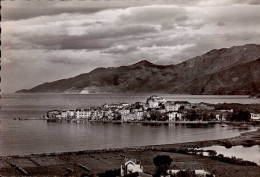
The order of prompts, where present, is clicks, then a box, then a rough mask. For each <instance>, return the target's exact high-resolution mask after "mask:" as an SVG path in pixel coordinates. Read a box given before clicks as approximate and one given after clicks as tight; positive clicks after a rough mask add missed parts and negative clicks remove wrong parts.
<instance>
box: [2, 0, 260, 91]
mask: <svg viewBox="0 0 260 177" xmlns="http://www.w3.org/2000/svg"><path fill="white" fill-rule="evenodd" d="M1 3H2V12H1V13H2V20H3V21H2V22H1V27H2V61H1V64H2V71H1V72H2V73H1V76H2V90H3V92H14V91H16V90H18V89H23V88H26V89H28V88H31V87H33V86H36V85H38V84H41V83H44V82H50V81H54V80H57V79H63V78H68V77H72V76H76V75H78V74H81V73H86V72H89V71H91V70H92V69H94V68H96V67H111V66H120V65H129V64H133V63H135V62H138V61H140V60H143V59H146V60H149V61H151V62H153V63H156V64H176V63H180V62H182V61H184V60H186V59H189V58H192V57H195V56H197V55H201V54H203V53H205V52H207V51H209V50H211V49H215V48H223V47H231V46H234V45H243V44H249V43H256V44H259V43H260V13H259V12H260V1H259V0H162V1H160V0H139V1H138V0H120V1H118V0H110V1H106V0H96V1H91V0H86V1H82V0H81V1H80V0H71V1H36V0H32V1H27V0H16V1H10V0H5V1H2V2H1Z"/></svg>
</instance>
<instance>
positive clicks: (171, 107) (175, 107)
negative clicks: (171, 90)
mask: <svg viewBox="0 0 260 177" xmlns="http://www.w3.org/2000/svg"><path fill="white" fill-rule="evenodd" d="M164 106H165V110H166V111H167V112H170V111H178V110H179V109H180V107H181V105H179V104H175V103H174V102H173V101H167V102H166V103H165V104H164Z"/></svg>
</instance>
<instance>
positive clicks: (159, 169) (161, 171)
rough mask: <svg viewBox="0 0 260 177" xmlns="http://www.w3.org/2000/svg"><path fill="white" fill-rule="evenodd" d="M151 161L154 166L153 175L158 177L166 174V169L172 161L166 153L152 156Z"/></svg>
mask: <svg viewBox="0 0 260 177" xmlns="http://www.w3.org/2000/svg"><path fill="white" fill-rule="evenodd" d="M153 163H154V165H155V166H156V174H155V175H154V177H159V176H161V175H166V174H167V170H168V169H169V167H170V166H171V163H172V158H171V157H170V156H168V155H158V156H156V157H155V158H153Z"/></svg>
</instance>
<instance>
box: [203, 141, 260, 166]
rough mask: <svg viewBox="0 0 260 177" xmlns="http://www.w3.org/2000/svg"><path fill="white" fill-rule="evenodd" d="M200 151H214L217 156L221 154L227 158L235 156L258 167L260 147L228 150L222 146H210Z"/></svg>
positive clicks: (241, 147) (237, 147)
mask: <svg viewBox="0 0 260 177" xmlns="http://www.w3.org/2000/svg"><path fill="white" fill-rule="evenodd" d="M202 149H203V150H214V151H216V152H217V154H223V155H224V156H227V157H232V156H235V157H236V158H242V159H244V160H248V161H252V162H255V163H257V164H258V165H260V146H258V145H256V146H252V147H243V146H232V147H231V148H228V149H227V148H225V147H224V146H210V147H205V148H202Z"/></svg>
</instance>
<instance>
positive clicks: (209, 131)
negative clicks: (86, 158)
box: [0, 94, 259, 156]
mask: <svg viewBox="0 0 260 177" xmlns="http://www.w3.org/2000/svg"><path fill="white" fill-rule="evenodd" d="M149 96H151V94H89V95H82V94H3V95H2V98H1V100H0V103H1V111H0V117H1V123H0V156H3V155H20V154H23V155H24V154H32V153H47V152H65V151H78V150H90V149H106V148H120V147H133V146H143V145H156V144H171V143H183V142H191V141H200V140H211V139H220V138H228V137H234V136H238V135H239V134H240V133H241V132H245V131H251V130H253V128H249V129H248V130H241V129H239V128H234V127H221V126H220V125H212V126H206V127H200V128H191V127H189V126H186V125H179V124H169V125H168V126H144V125H142V124H101V123H92V124H76V123H47V122H46V121H43V120H30V121H18V120H13V118H14V117H23V118H26V117H42V116H44V115H46V111H48V110H50V109H76V108H88V107H91V106H100V105H102V104H104V103H105V102H107V103H119V102H127V103H134V102H136V101H142V102H145V100H146V99H147V98H148V97H149ZM159 96H161V97H163V98H165V99H166V100H176V101H189V102H192V103H194V102H208V103H214V104H216V103H224V102H226V103H244V104H251V103H259V99H254V98H248V97H247V96H190V95H160V94H159Z"/></svg>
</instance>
